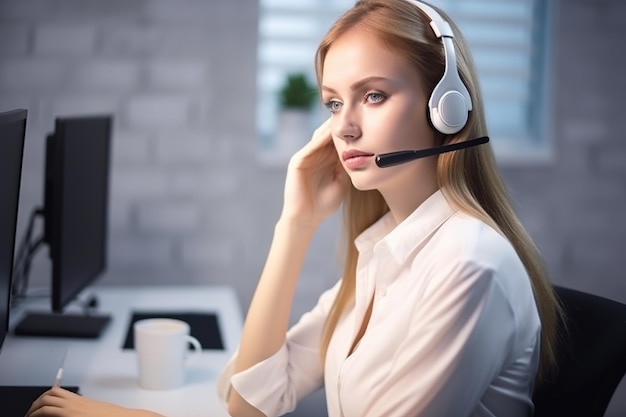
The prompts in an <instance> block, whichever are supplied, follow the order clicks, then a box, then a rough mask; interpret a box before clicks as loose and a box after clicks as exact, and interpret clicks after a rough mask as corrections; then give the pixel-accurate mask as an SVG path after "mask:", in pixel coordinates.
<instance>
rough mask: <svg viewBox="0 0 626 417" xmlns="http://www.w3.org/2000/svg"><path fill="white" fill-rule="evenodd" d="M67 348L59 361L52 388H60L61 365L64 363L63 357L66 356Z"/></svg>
mask: <svg viewBox="0 0 626 417" xmlns="http://www.w3.org/2000/svg"><path fill="white" fill-rule="evenodd" d="M68 349H69V348H67V349H65V353H64V354H63V359H61V365H60V366H59V370H58V371H57V375H56V377H55V378H54V384H53V385H52V386H53V387H60V386H61V378H63V364H64V363H65V357H66V356H67V351H68Z"/></svg>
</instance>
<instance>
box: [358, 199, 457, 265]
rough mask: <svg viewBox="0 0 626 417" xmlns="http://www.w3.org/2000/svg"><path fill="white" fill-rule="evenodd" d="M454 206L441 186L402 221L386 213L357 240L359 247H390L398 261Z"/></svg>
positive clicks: (388, 249)
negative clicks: (440, 188)
mask: <svg viewBox="0 0 626 417" xmlns="http://www.w3.org/2000/svg"><path fill="white" fill-rule="evenodd" d="M455 211H456V210H454V209H453V208H452V207H451V206H450V204H449V203H448V200H446V198H445V196H444V194H443V192H442V191H441V190H437V191H436V192H434V193H433V194H432V195H431V196H430V197H428V198H427V199H426V200H425V201H424V202H423V203H422V204H420V205H419V206H418V207H417V208H416V209H415V211H413V213H411V214H410V215H409V217H407V218H406V219H404V221H402V223H400V224H399V225H397V226H396V225H395V223H394V221H393V218H392V216H391V213H386V214H385V215H383V216H382V217H381V218H380V219H379V220H378V221H376V222H375V223H374V224H373V225H371V226H370V227H369V228H367V229H366V230H365V231H363V233H361V234H360V235H359V236H358V237H357V238H356V239H355V241H354V244H355V246H356V248H357V250H358V251H359V252H360V253H363V252H365V251H368V250H374V251H375V252H378V251H380V250H385V249H386V250H387V251H388V252H389V254H390V255H391V257H393V258H394V259H395V261H396V262H397V263H398V264H401V263H402V262H404V261H405V260H406V258H407V257H408V256H409V254H410V253H411V252H413V250H414V249H415V248H416V247H418V246H419V245H420V243H421V242H422V241H423V240H424V239H425V238H426V237H428V236H429V235H430V234H431V233H432V232H434V231H435V230H436V229H437V228H439V226H440V225H441V224H443V223H444V222H445V221H446V220H447V219H448V218H450V216H452V214H454V212H455Z"/></svg>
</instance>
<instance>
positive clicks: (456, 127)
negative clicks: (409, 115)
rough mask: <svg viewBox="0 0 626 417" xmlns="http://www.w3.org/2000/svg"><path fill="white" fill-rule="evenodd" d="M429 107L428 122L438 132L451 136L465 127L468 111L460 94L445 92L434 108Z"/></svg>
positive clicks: (451, 91) (453, 91)
mask: <svg viewBox="0 0 626 417" xmlns="http://www.w3.org/2000/svg"><path fill="white" fill-rule="evenodd" d="M435 90H436V89H435ZM433 94H434V92H433ZM429 106H430V112H429V113H430V122H431V124H432V125H433V126H434V127H435V129H437V130H438V131H439V132H441V133H444V134H446V135H451V134H454V133H457V132H459V131H460V130H461V129H463V127H465V124H466V123H467V119H468V117H469V110H470V109H469V107H468V104H467V102H466V100H465V97H464V96H463V94H461V93H460V92H458V91H456V90H450V91H446V92H445V93H444V94H443V95H442V96H441V98H440V99H439V102H438V103H436V105H435V106H432V105H430V104H429Z"/></svg>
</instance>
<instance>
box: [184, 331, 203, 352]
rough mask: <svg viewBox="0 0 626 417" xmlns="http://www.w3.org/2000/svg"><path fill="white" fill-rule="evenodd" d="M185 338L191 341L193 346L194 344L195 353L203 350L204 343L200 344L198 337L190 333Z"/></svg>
mask: <svg viewBox="0 0 626 417" xmlns="http://www.w3.org/2000/svg"><path fill="white" fill-rule="evenodd" d="M185 339H186V340H187V342H189V343H191V346H193V350H194V354H198V353H201V352H202V345H201V344H200V342H199V341H198V339H196V338H195V337H193V336H190V335H186V336H185Z"/></svg>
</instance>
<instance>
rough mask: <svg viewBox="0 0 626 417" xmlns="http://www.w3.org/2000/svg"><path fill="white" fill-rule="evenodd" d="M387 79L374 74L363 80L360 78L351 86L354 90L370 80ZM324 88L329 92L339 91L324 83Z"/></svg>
mask: <svg viewBox="0 0 626 417" xmlns="http://www.w3.org/2000/svg"><path fill="white" fill-rule="evenodd" d="M385 80H387V78H385V77H379V76H376V75H373V76H371V77H366V78H363V79H362V80H359V81H357V82H355V83H354V84H352V85H351V86H350V90H352V91H354V90H358V89H359V88H360V87H362V86H363V85H365V84H367V83H369V82H372V81H385ZM322 90H325V91H328V92H331V93H337V91H335V90H334V89H333V88H330V87H328V86H325V85H322Z"/></svg>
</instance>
